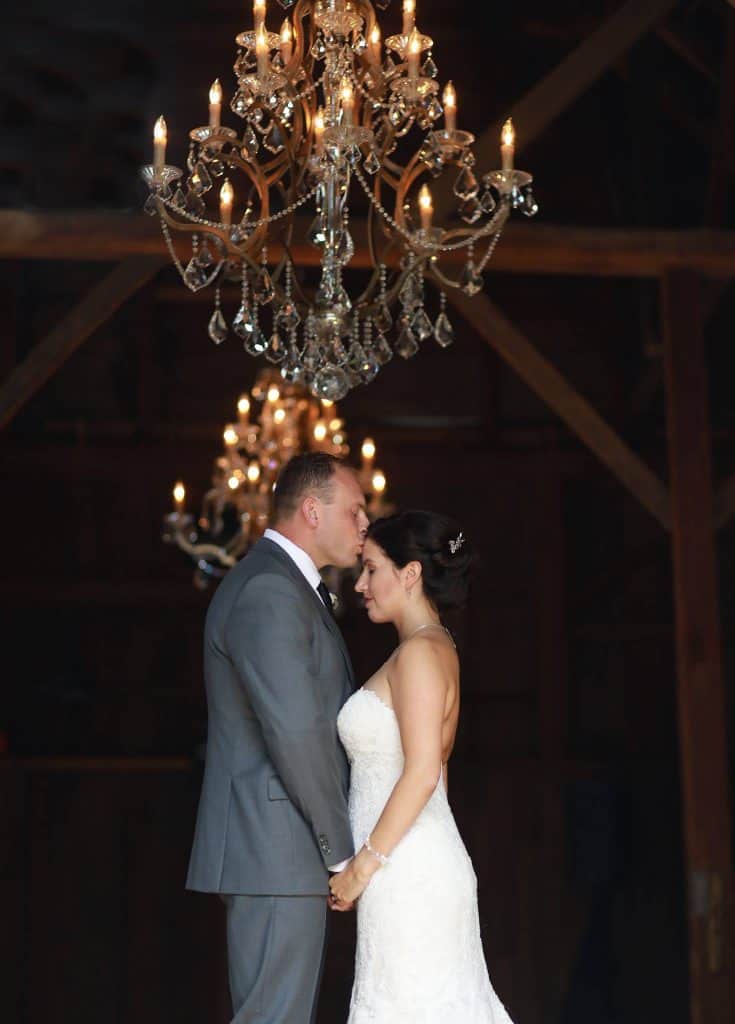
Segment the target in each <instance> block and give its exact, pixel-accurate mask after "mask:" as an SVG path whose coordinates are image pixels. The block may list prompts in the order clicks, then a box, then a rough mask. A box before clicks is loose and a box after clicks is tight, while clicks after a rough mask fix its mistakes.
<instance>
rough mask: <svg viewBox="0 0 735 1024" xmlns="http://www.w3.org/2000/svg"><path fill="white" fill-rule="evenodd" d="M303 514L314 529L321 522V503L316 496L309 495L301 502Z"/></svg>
mask: <svg viewBox="0 0 735 1024" xmlns="http://www.w3.org/2000/svg"><path fill="white" fill-rule="evenodd" d="M301 515H302V516H303V517H304V519H305V520H306V522H307V524H308V525H309V526H310V527H311V528H312V529H313V528H314V527H315V526H317V524H318V523H319V503H318V502H317V500H316V498H314V497H312V496H311V495H309V496H308V497H306V498H304V500H303V501H302V502H301Z"/></svg>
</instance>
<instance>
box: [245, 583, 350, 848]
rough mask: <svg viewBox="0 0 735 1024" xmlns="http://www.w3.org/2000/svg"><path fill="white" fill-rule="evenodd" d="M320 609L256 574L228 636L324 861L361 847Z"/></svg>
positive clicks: (272, 751) (273, 753)
mask: <svg viewBox="0 0 735 1024" xmlns="http://www.w3.org/2000/svg"><path fill="white" fill-rule="evenodd" d="M313 629H314V616H313V614H311V615H310V614H309V609H308V606H305V603H304V600H303V598H302V597H300V595H299V594H298V593H296V592H295V591H294V588H293V586H292V585H290V584H289V582H288V580H286V579H284V578H282V577H281V576H278V575H276V574H263V575H259V576H256V577H254V578H253V579H251V580H250V581H249V582H248V583H247V584H246V585H245V586H244V587H243V589H242V591H241V593H240V595H239V597H238V600H237V601H236V603H235V605H234V606H233V608H232V611H231V612H230V615H229V617H228V620H227V625H226V627H225V642H226V646H227V650H228V653H229V654H230V657H231V658H232V660H233V663H234V665H235V668H236V671H237V673H238V676H239V679H240V682H241V684H242V686H243V687H244V689H245V691H246V693H247V696H248V699H249V701H250V704H251V705H252V707H253V710H254V712H255V714H256V715H257V717H258V721H259V723H260V726H261V729H262V732H263V737H264V740H265V744H266V748H267V750H268V754H269V755H270V758H271V760H272V761H273V764H274V765H275V767H276V771H277V772H278V775H279V776H280V778H281V781H282V782H283V785H284V786H285V788H286V792H287V793H288V795H289V798H290V799H291V802H292V803H293V804H294V806H295V807H297V808H298V810H299V811H300V813H301V814H302V816H303V817H304V819H305V820H306V821H307V823H308V824H309V825H310V826H311V829H312V832H313V833H314V838H315V841H316V843H317V847H318V848H319V852H320V854H321V856H322V859H323V860H324V864H325V867H328V866H329V865H330V864H334V863H336V862H337V861H340V860H344V859H345V858H349V857H351V856H352V855H353V853H354V846H353V842H352V834H351V830H350V824H349V818H348V814H347V801H346V797H345V793H344V790H343V786H342V762H341V758H340V753H339V747H338V743H339V741H338V739H337V734H336V723H335V722H334V721H333V720H330V718H329V717H328V716H327V714H326V710H325V708H324V706H323V702H322V698H321V694H320V688H319V686H318V685H317V681H316V678H315V673H316V668H315V664H314V651H313Z"/></svg>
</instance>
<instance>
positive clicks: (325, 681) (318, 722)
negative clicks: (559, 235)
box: [187, 452, 368, 1024]
mask: <svg viewBox="0 0 735 1024" xmlns="http://www.w3.org/2000/svg"><path fill="white" fill-rule="evenodd" d="M273 520H274V528H273V529H268V530H266V531H265V534H264V536H263V538H262V539H261V540H260V541H258V543H257V544H256V545H255V546H254V547H253V549H252V550H251V551H250V553H249V554H248V555H247V557H246V558H244V559H243V560H242V562H240V563H239V564H238V565H236V566H235V567H234V568H233V569H232V570H231V571H230V572H229V573H228V574H227V576H226V577H225V579H224V580H223V581H222V583H221V584H220V586H219V588H218V590H217V593H216V594H215V596H214V598H213V600H212V603H211V605H210V607H209V612H208V613H207V621H206V626H205V636H204V670H205V678H206V688H207V706H208V715H209V727H208V742H207V756H206V765H205V771H204V784H203V788H202V795H201V800H200V803H199V811H198V815H197V823H196V831H195V836H194V847H193V850H192V854H191V861H190V864H189V874H188V878H187V888H189V889H194V890H197V891H199V892H216V893H219V894H220V895H221V896H222V898H223V900H224V902H225V905H226V907H227V950H228V961H229V976H230V992H231V995H232V1003H233V1014H234V1016H233V1019H232V1024H251V1022H253V1024H254V1022H256V1021H257V1024H310V1022H313V1020H314V1019H315V1013H316V1003H317V996H318V994H319V984H320V980H321V968H322V962H323V952H324V945H325V931H326V917H327V894H328V892H329V887H328V884H327V883H328V871H329V869H330V868H331V869H336V868H338V867H339V866H340V864H341V863H342V862H343V861H344V860H346V859H348V858H350V857H351V856H352V854H353V852H354V850H353V844H352V835H351V832H350V826H349V821H348V817H347V802H346V791H347V783H348V767H347V762H346V758H345V755H344V752H343V750H342V747H341V746H340V743H339V740H338V738H337V731H336V719H337V714H338V713H339V710H340V708H341V707H342V704H343V703H344V702H345V700H346V699H347V697H348V696H349V694H350V692H351V690H352V688H353V684H354V680H353V675H352V667H351V665H350V660H349V656H348V654H347V649H346V647H345V644H344V641H343V639H342V635H341V633H340V630H339V627H338V626H337V623H336V622H335V620H334V617H333V614H332V607H331V601H330V598H329V592H328V591H327V588H326V586H325V585H324V583H322V582H321V579H320V576H319V570H320V569H321V568H322V567H323V566H325V565H334V566H337V567H339V568H348V567H349V566H352V565H353V564H354V563H355V562H356V560H357V558H358V556H359V554H360V552H361V550H362V545H363V540H364V535H365V530H366V529H367V525H368V520H367V516H366V514H365V502H364V496H363V493H362V490H361V488H360V486H359V484H358V482H357V478H356V476H355V474H354V473H353V471H352V470H351V469H350V468H349V467H347V466H345V465H344V464H342V463H341V462H340V461H339V460H338V459H335V458H333V457H332V456H330V455H327V454H325V453H322V452H311V453H308V454H305V455H297V456H295V457H294V458H293V459H291V460H290V461H289V462H288V463H287V464H286V466H285V467H284V469H283V470H282V471H281V474H280V476H279V478H278V483H277V485H276V490H275V497H274V515H273Z"/></svg>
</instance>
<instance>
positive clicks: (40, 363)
mask: <svg viewBox="0 0 735 1024" xmlns="http://www.w3.org/2000/svg"><path fill="white" fill-rule="evenodd" d="M162 262H163V261H162V259H161V257H160V256H131V257H128V258H127V259H125V260H123V261H122V263H120V264H118V266H116V267H115V268H114V270H112V271H110V273H109V274H107V275H106V276H105V277H104V278H103V279H102V281H100V282H99V284H97V285H95V287H94V288H92V289H91V291H89V292H88V293H87V294H86V295H85V296H84V298H83V299H81V301H80V302H79V303H78V304H77V305H76V306H75V307H74V309H72V310H71V312H69V313H67V315H66V316H65V317H64V318H63V320H61V322H60V323H58V324H57V325H56V327H54V329H53V330H52V331H51V332H50V333H49V334H48V335H47V336H46V337H45V338H44V339H43V341H41V342H39V343H38V344H37V345H36V346H35V347H34V348H33V350H32V351H31V352H30V353H29V355H27V356H26V358H25V359H24V361H23V362H22V363H21V364H20V365H19V366H16V368H15V369H14V370H13V371H12V372H11V373H10V375H9V376H8V377H7V378H6V379H5V381H4V382H3V384H2V385H0V427H4V426H5V425H6V424H7V423H9V422H10V420H11V419H12V418H13V417H14V416H15V414H16V413H17V412H18V411H19V410H20V409H21V408H22V407H23V406H24V405H25V404H26V402H27V401H28V400H29V399H30V398H31V397H32V396H33V395H34V394H35V393H36V392H37V391H38V390H39V388H41V387H42V386H43V385H44V384H45V383H46V381H47V380H48V379H49V378H50V377H52V376H53V374H54V373H56V371H57V370H58V369H59V367H60V366H62V365H63V364H64V363H65V362H66V360H67V359H68V358H69V357H70V356H71V355H72V353H74V352H75V351H76V350H77V349H78V348H79V346H80V345H82V344H83V342H84V341H86V339H87V338H88V337H89V336H90V335H91V334H92V333H93V332H94V331H95V330H96V329H97V328H98V327H99V326H100V325H101V324H103V323H104V322H105V321H106V320H108V319H109V318H110V317H111V316H112V314H113V313H114V312H115V311H116V310H117V309H119V308H120V306H121V305H122V304H123V303H124V302H125V301H126V300H127V299H129V298H130V296H131V295H133V294H135V292H137V291H138V289H139V288H141V287H142V286H143V285H144V284H146V282H147V281H149V280H150V279H151V277H153V275H154V274H155V273H156V272H157V271H158V270H159V269H160V267H161V265H162Z"/></svg>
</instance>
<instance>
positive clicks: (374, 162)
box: [362, 149, 380, 174]
mask: <svg viewBox="0 0 735 1024" xmlns="http://www.w3.org/2000/svg"><path fill="white" fill-rule="evenodd" d="M362 166H363V167H364V168H365V170H366V171H367V173H368V174H377V173H378V171H379V170H380V160H379V159H378V155H377V153H376V152H375V150H374V149H371V150H370V152H369V153H368V155H367V156H366V157H365V162H364V164H363V165H362Z"/></svg>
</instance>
